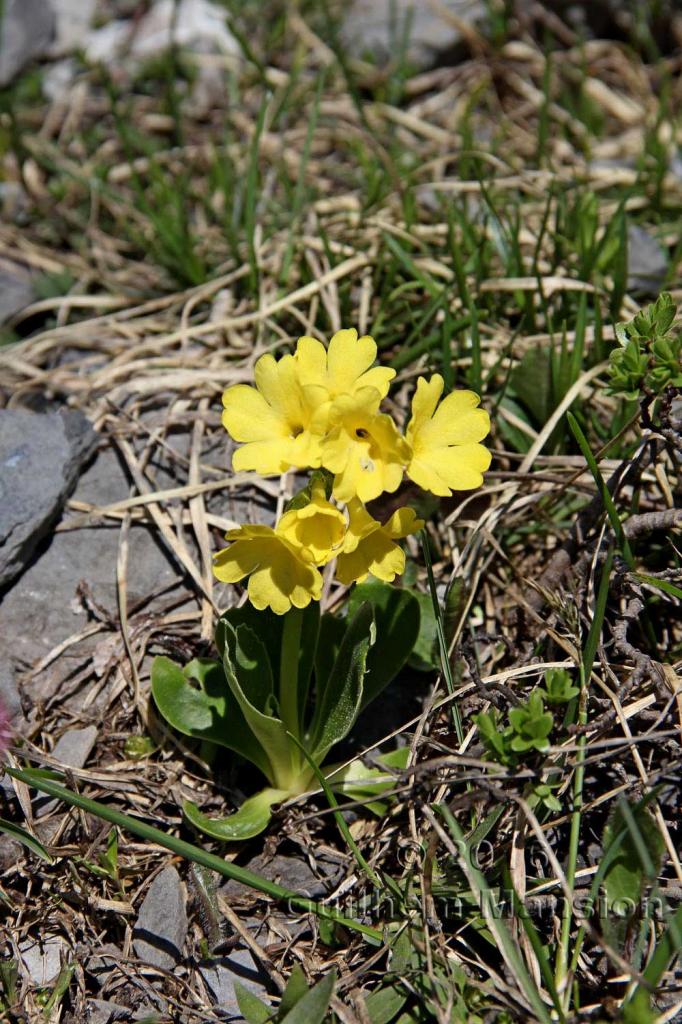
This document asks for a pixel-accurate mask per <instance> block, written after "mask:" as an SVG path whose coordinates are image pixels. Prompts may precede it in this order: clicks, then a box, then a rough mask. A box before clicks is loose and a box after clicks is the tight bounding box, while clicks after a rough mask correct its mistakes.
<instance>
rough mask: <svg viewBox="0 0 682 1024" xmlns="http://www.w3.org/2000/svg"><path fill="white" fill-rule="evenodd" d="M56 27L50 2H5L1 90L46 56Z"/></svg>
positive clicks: (1, 27) (0, 26) (0, 41)
mask: <svg viewBox="0 0 682 1024" xmlns="http://www.w3.org/2000/svg"><path fill="white" fill-rule="evenodd" d="M54 24H55V19H54V11H53V9H52V5H51V4H50V3H48V2H47V0H5V3H4V13H3V16H2V24H0V86H5V85H7V84H8V83H9V82H11V81H12V79H13V78H14V77H15V75H17V74H19V72H20V71H22V70H23V69H24V68H25V67H26V65H27V64H28V63H30V61H32V60H33V59H34V58H35V57H42V55H43V54H44V53H46V52H47V50H48V48H49V46H50V43H51V41H52V36H53V33H54Z"/></svg>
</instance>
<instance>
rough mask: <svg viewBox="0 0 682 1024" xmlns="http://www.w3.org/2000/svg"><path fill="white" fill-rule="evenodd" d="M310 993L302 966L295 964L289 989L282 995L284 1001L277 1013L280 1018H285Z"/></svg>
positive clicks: (288, 983)
mask: <svg viewBox="0 0 682 1024" xmlns="http://www.w3.org/2000/svg"><path fill="white" fill-rule="evenodd" d="M307 991H308V982H307V981H306V977H305V974H304V973H303V968H302V967H301V965H300V964H294V966H293V968H292V970H291V974H290V975H289V980H288V981H287V987H286V988H285V989H284V992H283V993H282V999H281V1001H280V1004H279V1009H278V1011H277V1015H278V1017H283V1016H285V1015H286V1014H287V1013H288V1012H289V1010H291V1009H293V1007H294V1006H295V1005H296V1003H297V1002H298V1001H299V1000H300V999H302V998H303V996H304V995H305V994H306V992H307Z"/></svg>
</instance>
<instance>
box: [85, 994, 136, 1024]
mask: <svg viewBox="0 0 682 1024" xmlns="http://www.w3.org/2000/svg"><path fill="white" fill-rule="evenodd" d="M129 1017H130V1010H129V1009H128V1007H127V1006H121V1004H120V1003H110V1002H109V1000H108V999H89V1000H88V1002H87V1003H86V1005H85V1019H86V1021H87V1024H113V1021H115V1020H128V1019H129Z"/></svg>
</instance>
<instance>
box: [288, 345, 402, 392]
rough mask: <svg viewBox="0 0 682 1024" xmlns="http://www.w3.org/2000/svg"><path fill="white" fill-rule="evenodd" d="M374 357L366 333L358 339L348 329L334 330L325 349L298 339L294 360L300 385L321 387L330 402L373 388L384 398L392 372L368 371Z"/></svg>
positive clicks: (386, 369)
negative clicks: (361, 389)
mask: <svg viewBox="0 0 682 1024" xmlns="http://www.w3.org/2000/svg"><path fill="white" fill-rule="evenodd" d="M376 357H377V346H376V342H375V341H374V339H373V338H370V336H369V335H368V334H363V336H362V337H361V338H358V332H357V331H356V330H354V329H350V330H346V331H337V332H336V334H335V335H334V336H333V337H332V339H331V341H330V342H329V348H328V349H325V347H324V345H323V344H322V342H320V341H317V340H316V339H315V338H309V337H308V336H304V337H303V338H299V339H298V343H297V345H296V355H295V357H294V358H295V359H296V366H297V369H298V379H299V380H300V382H301V384H302V385H303V386H306V385H318V386H320V387H324V388H325V389H326V391H327V394H328V396H329V398H330V399H334V398H338V396H339V395H353V394H355V392H356V391H358V390H359V389H360V388H365V387H372V388H376V390H377V391H378V392H379V396H380V398H385V397H386V395H387V394H388V386H389V383H390V382H391V380H392V379H393V378H394V377H395V370H391V369H389V367H386V366H375V367H373V368H372V369H370V367H371V366H372V363H373V362H374V360H375V359H376Z"/></svg>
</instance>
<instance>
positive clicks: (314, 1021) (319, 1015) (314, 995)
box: [281, 971, 336, 1024]
mask: <svg viewBox="0 0 682 1024" xmlns="http://www.w3.org/2000/svg"><path fill="white" fill-rule="evenodd" d="M335 984H336V972H335V971H331V972H330V973H329V974H328V975H327V976H326V977H325V978H323V979H322V981H318V983H317V985H315V986H314V988H311V989H310V990H309V991H308V992H306V993H305V995H303V996H302V997H301V998H300V999H299V1000H298V1002H297V1003H296V1004H295V1005H294V1006H293V1007H292V1009H291V1010H289V1012H288V1013H287V1014H286V1015H285V1016H284V1017H282V1018H281V1024H322V1021H323V1020H324V1018H325V1015H326V1013H327V1010H328V1009H329V1003H330V1002H331V998H332V994H333V992H334V985H335Z"/></svg>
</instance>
